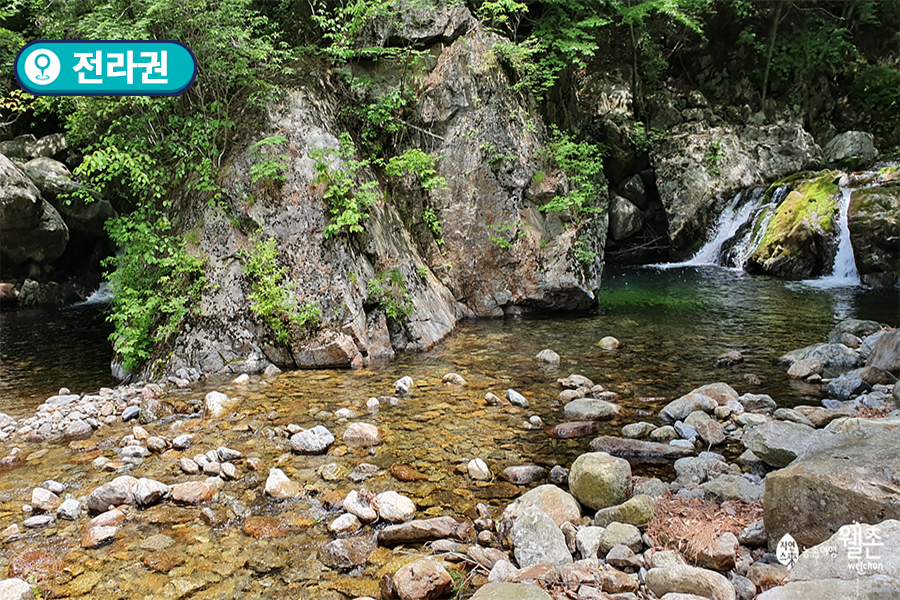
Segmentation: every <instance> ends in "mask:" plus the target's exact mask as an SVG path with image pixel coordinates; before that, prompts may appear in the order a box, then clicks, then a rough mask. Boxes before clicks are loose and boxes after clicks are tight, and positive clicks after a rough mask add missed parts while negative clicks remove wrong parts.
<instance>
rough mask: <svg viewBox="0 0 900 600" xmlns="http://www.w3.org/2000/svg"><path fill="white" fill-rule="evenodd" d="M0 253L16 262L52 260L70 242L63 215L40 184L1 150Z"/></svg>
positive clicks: (59, 254) (60, 254)
mask: <svg viewBox="0 0 900 600" xmlns="http://www.w3.org/2000/svg"><path fill="white" fill-rule="evenodd" d="M0 231H3V237H2V241H0V253H2V255H3V257H4V258H5V259H6V260H8V261H9V262H11V263H13V264H22V263H24V262H28V261H33V262H36V263H47V262H52V261H54V260H56V259H57V258H59V257H60V256H62V253H63V251H64V250H65V249H66V245H67V244H68V243H69V230H68V228H67V227H66V224H65V223H64V222H63V219H62V217H61V216H60V215H59V213H58V212H57V211H56V209H55V208H53V206H51V205H50V204H49V203H48V202H47V201H45V200H44V199H43V198H42V197H41V194H40V191H38V189H37V187H35V185H34V184H33V183H32V182H31V180H30V179H28V177H27V176H26V175H25V174H24V173H22V171H20V170H19V169H18V168H17V167H16V166H15V165H14V164H13V163H12V161H10V160H9V159H8V158H6V157H5V156H3V155H2V154H0Z"/></svg>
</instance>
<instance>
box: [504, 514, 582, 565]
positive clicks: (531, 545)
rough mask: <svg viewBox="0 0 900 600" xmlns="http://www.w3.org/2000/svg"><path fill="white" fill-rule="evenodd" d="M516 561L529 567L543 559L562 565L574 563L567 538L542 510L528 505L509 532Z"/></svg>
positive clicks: (543, 560)
mask: <svg viewBox="0 0 900 600" xmlns="http://www.w3.org/2000/svg"><path fill="white" fill-rule="evenodd" d="M510 540H511V541H512V544H513V548H514V552H515V556H516V562H518V563H519V567H520V568H523V569H527V568H529V567H532V566H534V565H537V564H539V563H542V562H547V563H551V564H554V565H556V566H561V565H564V564H567V563H570V562H572V555H571V554H569V549H568V546H567V545H566V538H565V536H564V535H563V533H562V531H561V530H560V529H559V527H558V526H557V525H556V523H554V522H553V519H551V518H550V517H549V516H547V514H546V513H544V512H543V511H541V510H539V509H537V508H534V507H528V508H525V509H523V510H522V511H521V513H520V514H519V517H518V518H517V519H516V521H515V523H514V524H513V528H512V532H511V534H510Z"/></svg>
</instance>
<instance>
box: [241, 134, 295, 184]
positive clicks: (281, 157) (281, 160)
mask: <svg viewBox="0 0 900 600" xmlns="http://www.w3.org/2000/svg"><path fill="white" fill-rule="evenodd" d="M286 143H287V138H286V137H284V136H283V135H281V134H278V135H273V136H269V137H267V138H264V139H262V140H259V141H258V142H256V143H255V144H253V145H252V146H250V150H252V151H253V155H252V157H253V160H255V161H258V162H255V163H254V164H253V165H252V166H251V167H250V180H251V181H252V182H253V183H256V182H257V181H259V180H260V179H262V180H263V183H264V184H265V185H267V186H271V185H273V184H274V183H275V182H276V181H284V172H285V171H286V170H287V167H288V165H287V161H288V157H287V154H283V153H281V154H277V155H275V156H267V154H266V151H265V150H264V149H265V148H269V147H274V146H277V145H280V144H286Z"/></svg>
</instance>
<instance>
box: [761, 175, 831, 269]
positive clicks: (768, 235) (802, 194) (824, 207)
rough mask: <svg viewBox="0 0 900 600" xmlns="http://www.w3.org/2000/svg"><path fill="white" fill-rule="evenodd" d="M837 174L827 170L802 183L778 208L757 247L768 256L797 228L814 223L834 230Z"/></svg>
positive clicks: (821, 228)
mask: <svg viewBox="0 0 900 600" xmlns="http://www.w3.org/2000/svg"><path fill="white" fill-rule="evenodd" d="M837 177H838V174H837V173H835V172H833V171H825V172H824V173H823V174H822V175H820V176H818V177H816V178H814V179H809V180H806V181H804V182H803V183H801V184H800V185H799V186H797V188H796V189H794V190H793V191H792V192H791V193H790V194H788V196H787V198H785V199H784V202H782V203H781V205H779V206H778V208H777V209H776V210H775V216H774V217H772V220H771V221H769V225H768V227H766V232H765V234H763V238H762V240H761V241H760V244H759V246H758V248H757V250H756V252H757V253H762V254H763V255H768V254H770V253H771V251H772V249H773V248H774V246H776V245H778V244H783V243H784V242H785V240H787V239H789V238H790V237H792V236H794V235H796V234H797V233H798V228H800V227H803V228H805V227H808V226H812V228H813V229H820V230H822V231H824V232H830V231H834V229H835V223H834V220H835V218H836V216H837V213H838V198H839V192H840V191H839V189H838V185H837Z"/></svg>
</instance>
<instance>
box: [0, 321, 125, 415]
mask: <svg viewBox="0 0 900 600" xmlns="http://www.w3.org/2000/svg"><path fill="white" fill-rule="evenodd" d="M105 308H106V305H105V304H88V305H84V306H73V307H69V308H64V309H57V308H29V309H25V310H19V311H14V312H4V313H0V412H6V413H9V414H11V415H13V416H24V413H25V412H27V411H26V410H25V409H27V408H33V407H35V406H37V405H38V404H40V403H41V402H43V401H44V400H46V399H47V397H48V396H50V395H53V394H55V393H56V392H57V391H58V390H59V388H60V387H67V388H69V389H70V390H72V392H73V393H93V392H96V391H97V390H98V389H99V388H101V387H103V386H109V385H113V384H114V383H115V381H114V380H113V378H112V376H111V374H110V370H109V362H110V358H112V354H111V351H110V345H109V342H108V341H107V338H108V336H109V334H110V333H111V332H112V327H111V326H110V325H109V324H108V323H107V322H106V320H105V314H104V310H105Z"/></svg>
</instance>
